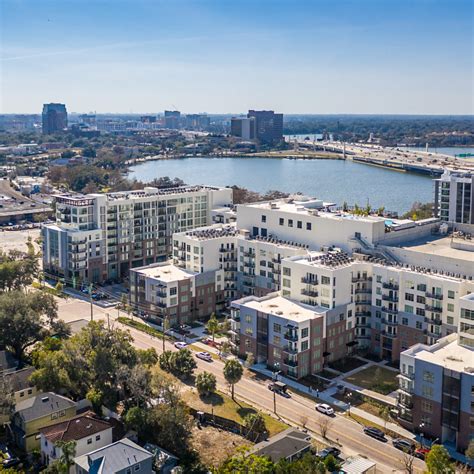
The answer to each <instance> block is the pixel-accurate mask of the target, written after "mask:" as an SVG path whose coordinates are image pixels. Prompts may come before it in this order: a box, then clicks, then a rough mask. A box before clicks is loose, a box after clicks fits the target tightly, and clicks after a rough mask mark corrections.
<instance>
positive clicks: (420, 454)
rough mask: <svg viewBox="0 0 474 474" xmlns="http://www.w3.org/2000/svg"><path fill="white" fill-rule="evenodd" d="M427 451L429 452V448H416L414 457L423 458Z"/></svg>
mask: <svg viewBox="0 0 474 474" xmlns="http://www.w3.org/2000/svg"><path fill="white" fill-rule="evenodd" d="M429 452H430V449H429V448H416V449H415V452H414V455H415V457H416V458H418V459H423V460H424V459H425V458H426V456H427V455H428V453H429Z"/></svg>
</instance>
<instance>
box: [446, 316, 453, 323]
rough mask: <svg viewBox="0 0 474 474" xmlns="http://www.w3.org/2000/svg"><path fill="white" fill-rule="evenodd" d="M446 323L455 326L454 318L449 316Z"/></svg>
mask: <svg viewBox="0 0 474 474" xmlns="http://www.w3.org/2000/svg"><path fill="white" fill-rule="evenodd" d="M446 322H447V323H448V324H451V325H453V324H454V318H453V317H452V316H448V317H447V318H446Z"/></svg>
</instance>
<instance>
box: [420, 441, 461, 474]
mask: <svg viewBox="0 0 474 474" xmlns="http://www.w3.org/2000/svg"><path fill="white" fill-rule="evenodd" d="M425 462H426V466H427V467H428V472H429V473H433V474H438V473H440V474H441V473H442V474H454V472H455V471H454V466H453V464H452V463H451V461H450V460H449V453H448V450H447V449H446V448H445V447H444V446H443V445H441V444H435V445H433V446H432V447H431V449H430V452H429V453H428V454H427V455H426V460H425Z"/></svg>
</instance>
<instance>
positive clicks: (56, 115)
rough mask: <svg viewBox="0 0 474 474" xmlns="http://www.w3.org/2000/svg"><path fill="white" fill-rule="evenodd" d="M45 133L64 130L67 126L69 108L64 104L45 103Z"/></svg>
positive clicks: (43, 116)
mask: <svg viewBox="0 0 474 474" xmlns="http://www.w3.org/2000/svg"><path fill="white" fill-rule="evenodd" d="M42 118H43V134H45V135H50V134H52V133H56V132H62V131H64V130H65V129H66V128H67V110H66V106H65V105H64V104H44V105H43V115H42Z"/></svg>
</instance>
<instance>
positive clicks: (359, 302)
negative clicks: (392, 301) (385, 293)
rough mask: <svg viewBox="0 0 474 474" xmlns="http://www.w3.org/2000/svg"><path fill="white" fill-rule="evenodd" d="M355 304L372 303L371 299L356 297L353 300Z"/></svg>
mask: <svg viewBox="0 0 474 474" xmlns="http://www.w3.org/2000/svg"><path fill="white" fill-rule="evenodd" d="M354 303H355V304H372V301H371V300H368V299H358V300H356V301H354Z"/></svg>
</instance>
